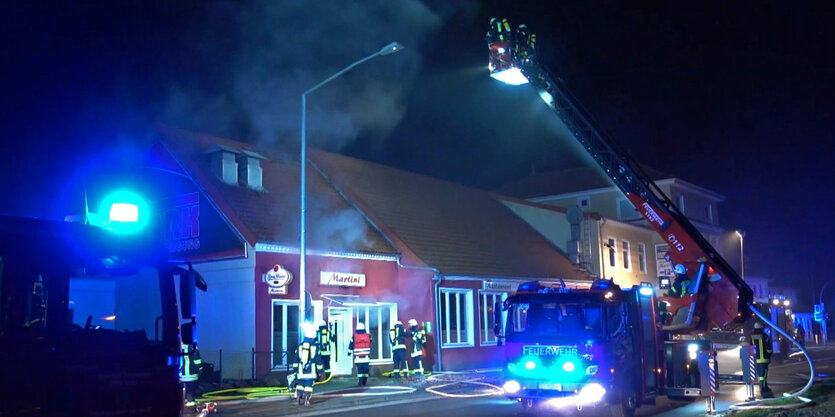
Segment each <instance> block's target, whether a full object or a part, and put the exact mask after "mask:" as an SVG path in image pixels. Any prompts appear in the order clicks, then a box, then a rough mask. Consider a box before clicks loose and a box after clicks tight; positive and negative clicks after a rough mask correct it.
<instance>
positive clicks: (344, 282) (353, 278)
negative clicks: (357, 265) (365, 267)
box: [319, 271, 365, 287]
mask: <svg viewBox="0 0 835 417" xmlns="http://www.w3.org/2000/svg"><path fill="white" fill-rule="evenodd" d="M319 284H321V285H328V286H332V287H364V286H365V274H349V273H346V272H327V271H322V272H320V273H319Z"/></svg>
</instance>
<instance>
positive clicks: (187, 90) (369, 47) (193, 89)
mask: <svg viewBox="0 0 835 417" xmlns="http://www.w3.org/2000/svg"><path fill="white" fill-rule="evenodd" d="M464 5H465V3H462V5H461V6H458V7H459V8H460V7H462V6H464ZM466 7H471V5H469V6H466ZM450 9H451V7H450V6H444V7H443V8H442V9H438V8H436V9H435V10H431V9H430V8H429V7H428V6H427V5H425V4H424V3H423V2H421V1H417V0H399V1H389V0H376V1H362V2H344V1H317V2H310V1H305V0H291V1H280V2H279V1H267V0H265V1H255V2H245V3H244V2H241V3H238V2H225V3H213V4H212V5H211V6H210V7H207V8H206V10H204V11H203V13H202V15H201V16H200V18H198V19H196V21H195V23H194V26H193V29H192V30H191V31H190V33H189V35H187V36H189V37H190V38H192V39H190V40H189V41H188V43H187V44H189V45H199V46H198V47H197V48H196V50H193V51H187V53H188V54H189V56H195V57H196V58H195V62H194V63H191V64H190V65H195V66H199V67H200V68H199V70H198V71H197V72H198V73H197V74H196V76H195V77H190V78H188V79H181V80H179V81H178V82H177V83H176V84H174V85H172V86H171V87H170V88H169V93H170V99H169V101H168V105H167V109H166V119H167V121H169V122H170V123H172V124H176V125H181V126H182V125H184V124H185V125H187V126H185V127H188V128H193V129H195V130H201V131H208V133H213V134H219V135H226V136H233V137H236V138H238V139H244V140H249V141H254V142H258V143H261V144H265V145H274V144H283V145H288V146H292V147H298V138H299V130H300V125H301V93H302V92H304V91H305V90H307V89H308V88H311V87H313V86H314V85H316V84H318V83H319V82H321V81H323V80H325V79H326V78H328V77H329V76H330V75H332V74H334V73H335V72H337V71H339V70H340V69H342V68H343V67H345V66H347V65H348V64H350V63H352V62H354V61H356V60H358V59H360V58H363V57H365V56H368V55H370V54H372V53H374V52H376V51H378V50H379V49H380V48H381V47H383V46H384V45H386V44H388V43H390V42H393V41H397V42H400V43H401V44H403V45H404V46H405V47H406V49H404V50H403V51H401V52H398V53H396V54H394V55H390V56H381V57H377V58H375V59H374V60H372V61H370V62H368V63H365V64H363V65H360V66H358V67H357V68H355V69H352V70H351V71H349V72H348V73H346V74H344V75H343V76H341V77H340V78H338V79H336V80H334V81H333V82H331V83H329V84H328V85H326V86H324V87H323V88H321V89H319V90H316V91H315V92H313V93H311V94H310V95H308V100H307V129H308V130H307V138H308V145H309V146H314V147H318V148H323V149H328V150H339V149H341V148H342V147H344V146H345V145H346V144H348V143H350V142H351V141H352V140H354V139H355V138H356V137H357V136H358V135H360V134H362V135H363V136H364V137H369V138H372V139H376V140H378V141H382V140H383V139H385V138H386V136H387V134H388V133H389V132H390V131H391V130H392V129H393V128H394V127H395V126H396V125H397V124H398V123H399V122H400V120H401V119H402V117H403V114H404V111H405V107H404V103H403V101H404V100H403V99H404V96H405V95H406V94H408V92H409V91H410V90H411V89H412V88H413V84H414V81H415V79H416V77H417V75H418V73H419V71H420V68H421V55H420V47H421V43H422V42H423V41H424V40H425V39H426V37H427V36H428V35H429V34H430V33H431V32H432V31H434V30H437V29H438V28H440V26H441V24H442V23H443V21H444V17H443V15H448V14H450V13H452V12H454V10H450ZM242 132H247V133H244V134H243V136H246V137H240V136H241V134H242Z"/></svg>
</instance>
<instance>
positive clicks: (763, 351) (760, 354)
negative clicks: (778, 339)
mask: <svg viewBox="0 0 835 417" xmlns="http://www.w3.org/2000/svg"><path fill="white" fill-rule="evenodd" d="M751 344H753V345H754V348H755V351H756V355H757V363H770V362H771V353H772V352H773V349H772V347H771V338H770V337H769V336H768V335H767V334H765V333H763V332H762V331H759V332H758V331H754V333H753V334H751Z"/></svg>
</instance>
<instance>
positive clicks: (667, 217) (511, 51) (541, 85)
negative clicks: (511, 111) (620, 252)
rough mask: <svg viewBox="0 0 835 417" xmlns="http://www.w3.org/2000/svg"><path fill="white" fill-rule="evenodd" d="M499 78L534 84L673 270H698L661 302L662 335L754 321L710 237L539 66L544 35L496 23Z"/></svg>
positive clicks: (494, 64) (741, 284) (491, 35)
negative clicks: (662, 245) (661, 247)
mask: <svg viewBox="0 0 835 417" xmlns="http://www.w3.org/2000/svg"><path fill="white" fill-rule="evenodd" d="M487 43H488V47H489V54H490V63H489V69H490V75H491V77H493V78H495V79H497V80H500V81H503V82H505V83H508V84H512V85H521V84H530V85H531V86H532V87H533V88H534V89H536V91H537V93H538V94H539V96H540V97H541V98H542V100H543V101H544V102H545V103H546V104H547V105H548V107H550V108H551V109H552V110H553V111H554V112H555V113H556V114H557V116H558V117H559V118H560V120H561V121H562V122H563V124H565V126H566V127H567V128H568V131H569V132H571V134H572V136H573V137H574V139H576V140H577V141H578V142H579V143H580V145H582V146H583V148H584V149H585V150H586V152H588V154H589V155H591V156H592V158H593V159H594V160H595V162H597V164H598V165H599V166H600V168H601V169H602V170H603V171H604V172H605V173H606V175H607V176H608V177H609V178H610V179H611V180H612V182H613V183H614V184H615V186H617V187H618V189H619V190H620V191H621V192H623V194H624V195H625V196H626V197H627V198H628V199H629V201H630V202H631V203H632V205H633V206H635V208H636V209H637V210H638V212H639V213H640V214H641V216H643V218H644V219H645V220H646V221H647V222H648V223H649V225H650V226H651V227H652V228H653V229H654V230H655V231H656V232H657V233H658V234H659V235H660V236H661V237H662V239H664V241H665V242H667V243H668V245H669V247H670V251H669V257H670V261H671V262H672V263H673V264H682V265H685V266H686V267H687V269H688V271H695V272H694V273H693V274H692V275H693V276H691V277H690V280H691V282H692V284H691V285H690V287H689V288H688V291H687V292H686V295H684V296H683V297H664V296H662V297H659V299H660V300H661V301H662V302H663V303H664V304H665V305H666V306H667V310H668V312H669V313H670V314H669V315H668V316H667V318H666V319H665V321H664V323H663V326H662V329H663V330H665V331H669V332H673V333H688V332H705V331H709V330H711V329H715V328H718V329H723V330H724V329H730V328H734V327H737V325H739V324H740V323H742V322H744V321H745V320H747V319H748V318H749V317H751V315H750V314H749V313H748V305H749V304H751V303H752V302H753V291H752V290H751V288H750V287H749V286H748V285H747V284H746V283H745V281H743V279H742V278H741V277H740V276H739V275H738V274H737V273H736V271H735V270H734V269H733V268H732V267H731V266H730V265H729V264H728V262H727V261H725V259H723V258H722V256H721V255H720V254H719V253H718V252H717V251H716V249H715V248H714V247H713V246H712V245H711V244H710V243H709V242H708V241H707V240H706V239H705V238H704V237H703V236H702V234H701V233H700V232H699V231H698V230H697V229H696V227H695V226H693V224H692V223H691V222H690V221H689V220H688V219H687V217H686V216H685V215H684V213H682V212H681V210H680V208H679V207H676V205H675V204H673V202H672V201H670V199H669V198H668V197H667V196H666V195H665V194H664V192H663V191H662V190H661V189H660V188H659V187H658V186H657V185H656V184H655V183H654V182H653V181H652V180H651V179H650V177H649V176H648V175H647V174H646V173H645V172H644V170H643V169H642V168H641V166H640V165H639V164H638V163H636V162H635V161H634V160H632V158H630V157H629V156H628V154H627V153H625V152H623V151H622V150H621V149H620V148H619V147H618V146H617V145H616V144H615V143H614V142H612V141H611V140H609V139H607V138H606V137H605V136H604V135H603V134H602V133H601V131H600V129H598V128H597V127H596V126H595V125H594V123H592V119H591V117H590V116H589V115H588V114H587V113H586V112H585V111H584V110H583V109H581V108H580V107H579V106H578V105H577V104H575V103H576V102H577V101H576V100H575V99H574V98H573V97H572V96H571V95H570V93H569V92H568V90H567V88H565V86H564V85H563V83H562V81H561V80H559V79H558V78H555V77H553V76H552V75H551V74H550V73H549V72H548V71H547V70H546V69H545V68H544V67H543V66H542V65H541V64H540V63H539V61H538V60H537V56H536V53H535V52H536V36H535V35H534V34H533V33H530V32H528V29H527V27H526V26H525V25H520V26H519V27H518V28H516V29H515V30H513V31H511V28H510V25H509V24H508V22H507V20H506V19H504V20H499V19H493V20H492V21H491V25H490V30H489V31H488V33H487Z"/></svg>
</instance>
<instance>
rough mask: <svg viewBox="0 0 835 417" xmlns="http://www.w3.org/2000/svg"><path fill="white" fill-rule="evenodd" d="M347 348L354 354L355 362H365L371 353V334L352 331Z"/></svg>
mask: <svg viewBox="0 0 835 417" xmlns="http://www.w3.org/2000/svg"><path fill="white" fill-rule="evenodd" d="M349 349H350V350H351V353H352V354H353V355H354V362H355V363H367V362H368V361H369V360H370V358H369V356H370V355H371V335H369V334H368V333H359V332H357V333H354V338H353V340H351V344H350V346H349Z"/></svg>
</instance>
